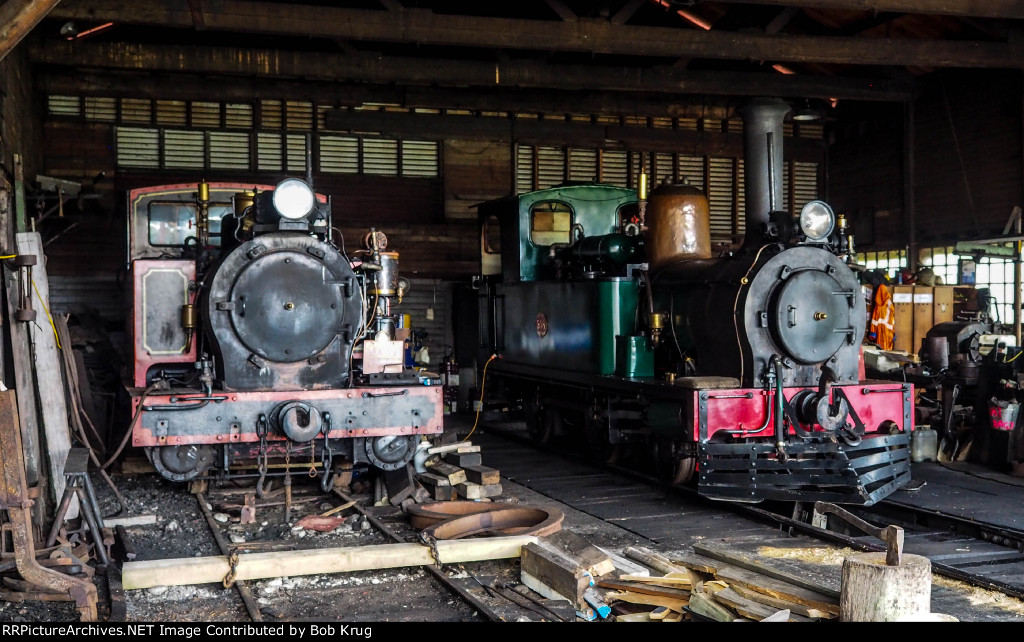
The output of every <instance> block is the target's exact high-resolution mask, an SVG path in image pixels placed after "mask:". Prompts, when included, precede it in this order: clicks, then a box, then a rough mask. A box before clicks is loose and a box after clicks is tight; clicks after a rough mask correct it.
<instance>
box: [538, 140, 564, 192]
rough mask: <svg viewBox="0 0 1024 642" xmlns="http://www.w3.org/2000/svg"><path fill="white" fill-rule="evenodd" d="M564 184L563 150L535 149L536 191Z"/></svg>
mask: <svg viewBox="0 0 1024 642" xmlns="http://www.w3.org/2000/svg"><path fill="white" fill-rule="evenodd" d="M564 182H565V150H564V149H562V148H561V147H538V148H537V189H547V188H549V187H554V186H555V185H559V184H561V183H564Z"/></svg>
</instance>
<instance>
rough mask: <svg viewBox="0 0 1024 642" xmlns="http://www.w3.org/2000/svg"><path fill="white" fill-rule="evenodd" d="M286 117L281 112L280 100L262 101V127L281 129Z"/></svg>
mask: <svg viewBox="0 0 1024 642" xmlns="http://www.w3.org/2000/svg"><path fill="white" fill-rule="evenodd" d="M282 125H284V118H283V115H282V114H281V101H280V100H264V101H261V102H260V127H261V128H262V129H281V127H282Z"/></svg>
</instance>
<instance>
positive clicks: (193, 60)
mask: <svg viewBox="0 0 1024 642" xmlns="http://www.w3.org/2000/svg"><path fill="white" fill-rule="evenodd" d="M30 55H31V59H32V61H33V62H34V63H37V64H43V65H58V66H62V67H70V68H75V69H88V68H94V69H120V70H124V71H148V72H166V73H191V74H217V75H225V76H259V77H264V78H267V77H274V78H294V79H310V80H324V81H351V82H367V83H390V82H393V83H403V84H412V85H421V86H423V85H440V86H448V87H453V86H454V87H491V88H498V87H509V88H517V87H528V88H550V89H561V90H566V91H571V90H581V91H582V90H589V91H620V92H651V93H657V92H666V93H670V94H677V95H678V94H710V95H723V96H761V95H778V96H784V97H786V96H788V97H807V98H845V99H852V100H881V101H893V100H904V99H906V98H907V97H908V96H909V95H910V85H909V83H902V82H898V81H893V80H885V79H881V78H865V79H859V78H838V77H808V76H801V75H798V74H794V75H783V74H773V73H768V72H766V73H756V72H750V73H744V72H722V71H686V70H679V69H673V68H671V67H654V68H651V67H627V66H593V65H554V64H547V63H543V62H537V61H529V60H509V61H507V62H490V61H480V60H440V59H428V58H403V57H387V56H376V55H374V56H349V55H344V54H326V53H313V52H299V51H290V50H287V51H285V50H260V49H236V48H231V47H185V46H172V45H143V44H132V43H101V42H74V43H69V42H51V43H48V44H46V45H45V46H33V47H32V48H31V49H30Z"/></svg>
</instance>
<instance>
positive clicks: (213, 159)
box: [209, 132, 249, 169]
mask: <svg viewBox="0 0 1024 642" xmlns="http://www.w3.org/2000/svg"><path fill="white" fill-rule="evenodd" d="M209 135H210V168H211V169H249V134H246V133H244V132H210V134H209Z"/></svg>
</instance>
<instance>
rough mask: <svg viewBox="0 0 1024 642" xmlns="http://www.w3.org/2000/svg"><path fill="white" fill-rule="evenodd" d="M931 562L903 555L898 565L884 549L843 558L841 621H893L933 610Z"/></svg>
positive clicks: (924, 558)
mask: <svg viewBox="0 0 1024 642" xmlns="http://www.w3.org/2000/svg"><path fill="white" fill-rule="evenodd" d="M931 598H932V563H931V560H929V559H928V558H927V557H922V556H920V555H904V556H903V558H902V560H901V561H900V564H899V565H898V566H888V565H886V563H885V553H884V552H874V553H857V554H855V555H850V556H849V557H847V558H846V559H845V560H843V574H842V586H841V588H840V595H839V621H840V622H894V621H896V620H899V619H900V618H905V617H907V616H914V615H919V614H925V613H929V612H931Z"/></svg>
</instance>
